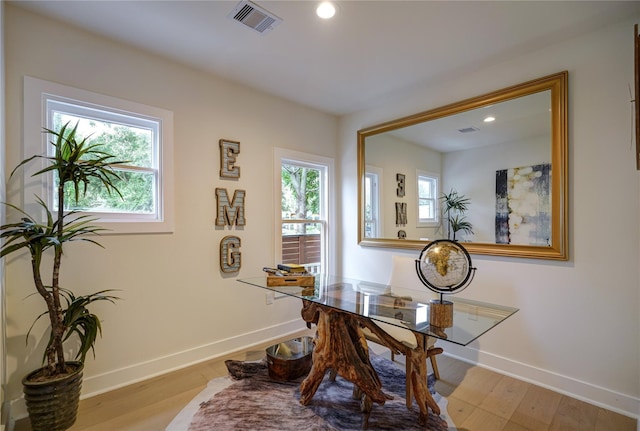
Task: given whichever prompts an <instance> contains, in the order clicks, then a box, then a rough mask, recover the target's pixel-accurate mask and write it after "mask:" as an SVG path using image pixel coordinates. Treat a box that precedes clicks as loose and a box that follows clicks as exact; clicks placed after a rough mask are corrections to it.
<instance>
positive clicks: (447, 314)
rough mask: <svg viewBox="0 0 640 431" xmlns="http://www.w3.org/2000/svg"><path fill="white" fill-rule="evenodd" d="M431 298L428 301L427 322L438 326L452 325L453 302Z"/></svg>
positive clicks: (447, 326)
mask: <svg viewBox="0 0 640 431" xmlns="http://www.w3.org/2000/svg"><path fill="white" fill-rule="evenodd" d="M442 297H443V294H442V293H441V294H440V299H433V300H431V301H430V302H429V324H431V325H433V326H437V327H439V328H450V327H452V326H453V302H451V301H445V300H443V299H442Z"/></svg>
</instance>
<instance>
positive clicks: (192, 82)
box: [5, 5, 337, 399]
mask: <svg viewBox="0 0 640 431" xmlns="http://www.w3.org/2000/svg"><path fill="white" fill-rule="evenodd" d="M5 13H6V63H5V65H6V80H7V92H6V96H7V115H6V119H7V131H6V138H7V166H10V167H11V168H13V166H15V165H16V164H17V163H18V162H19V160H21V159H22V153H21V135H22V110H23V103H22V91H23V90H22V79H23V76H24V75H30V76H34V77H36V78H40V79H45V80H49V81H54V82H58V83H61V84H64V85H70V86H74V87H77V88H81V89H86V90H90V91H93V92H97V93H103V94H107V95H109V96H114V97H119V98H122V99H126V100H131V101H134V102H138V103H143V104H147V105H152V106H157V107H160V108H164V109H168V110H171V111H173V113H174V133H175V136H174V146H175V149H174V154H175V160H174V163H175V164H174V169H175V190H176V195H175V201H176V208H175V211H176V213H175V219H176V229H175V232H174V233H173V234H166V235H111V236H104V237H103V238H102V239H101V243H102V244H103V245H104V246H105V249H104V250H103V249H100V248H98V247H91V246H90V245H83V244H73V245H74V246H76V247H70V248H68V249H67V250H68V251H67V252H66V253H67V254H66V255H65V258H64V262H63V270H62V271H63V272H62V283H63V286H68V287H72V288H74V289H76V290H77V292H78V293H89V292H93V291H98V290H101V289H109V288H117V289H122V291H121V292H120V293H119V296H121V297H122V298H123V299H122V301H119V302H118V303H117V305H111V304H97V306H96V307H95V309H96V311H97V314H98V315H99V316H100V317H101V319H102V320H103V338H102V339H101V340H99V341H98V343H97V346H96V359H95V360H88V361H87V364H86V372H85V381H84V384H83V396H87V395H92V394H95V393H98V392H101V391H105V390H108V389H111V388H113V387H116V386H119V385H122V384H125V383H130V382H132V381H135V380H139V379H142V378H145V377H148V376H150V375H153V374H155V373H161V372H165V371H168V370H170V369H172V368H175V367H181V366H184V365H186V364H188V363H190V362H194V361H199V360H202V359H205V358H208V357H212V356H215V355H219V354H222V353H225V352H228V351H230V350H233V349H237V348H240V347H243V346H247V345H250V344H252V343H257V342H263V341H265V340H268V339H270V338H272V337H276V336H280V335H282V334H284V333H286V332H288V331H293V330H297V329H299V328H303V327H304V322H303V321H302V320H301V319H300V304H299V303H298V302H297V301H294V302H291V300H277V301H276V303H275V304H274V305H270V306H267V305H266V304H265V293H263V292H262V291H261V290H260V289H257V288H254V287H249V286H246V285H243V284H241V283H239V282H238V281H236V279H237V278H241V277H248V276H259V275H261V274H262V272H261V268H262V267H264V266H268V265H273V264H274V263H275V262H276V260H277V259H276V258H275V256H274V251H273V250H274V225H273V223H274V220H273V214H274V207H273V206H274V205H279V203H274V201H273V184H274V180H273V178H274V177H273V162H272V161H273V149H274V147H281V148H288V149H294V150H297V151H302V152H308V153H313V154H319V155H321V156H326V157H332V158H334V157H335V156H336V137H337V119H336V118H335V117H333V116H330V115H326V114H323V113H319V112H317V111H314V110H311V109H308V108H305V107H301V106H299V105H294V104H292V103H289V102H286V101H284V100H281V99H277V98H274V97H271V96H268V95H265V94H262V93H258V92H256V91H253V90H250V89H248V88H245V87H241V86H238V85H234V84H231V83H229V82H227V81H223V80H220V79H216V78H214V77H212V76H210V75H207V74H204V73H201V72H198V71H195V70H192V69H189V68H186V67H183V66H181V65H179V64H176V63H172V62H169V61H166V60H164V59H162V58H160V57H156V56H153V55H150V54H148V53H145V52H141V51H137V50H134V49H131V48H128V47H126V46H123V45H120V44H118V43H115V42H112V41H110V40H106V39H103V38H100V37H96V36H94V35H91V34H89V33H85V32H82V31H79V30H75V29H73V28H69V27H67V26H64V25H61V24H60V23H57V22H55V21H51V20H49V19H43V18H41V17H39V16H37V15H33V14H31V13H29V12H26V11H24V10H22V9H19V8H16V7H14V6H11V5H7V7H6V9H5ZM257 37H259V36H257ZM221 138H225V139H230V140H234V141H239V142H240V145H241V152H240V155H239V156H238V158H237V165H238V166H240V167H241V169H242V170H241V178H240V179H239V180H238V181H230V180H226V181H225V180H222V179H220V177H219V169H220V161H219V160H220V158H219V147H218V140H219V139H221ZM12 187H13V188H14V189H15V187H16V185H12ZM216 187H224V188H227V189H228V190H229V192H230V193H231V192H232V190H235V189H244V190H246V196H247V197H246V206H245V216H246V220H247V225H246V226H245V227H244V228H242V229H230V228H227V227H225V228H224V229H223V228H216V226H215V224H214V222H215V217H216V206H215V188H216ZM17 196H19V193H15V190H14V193H12V194H10V196H9V198H10V199H12V200H13V201H14V202H15V200H16V199H17ZM230 234H234V235H237V236H239V237H240V238H241V240H242V247H241V252H242V269H241V271H240V273H239V274H238V275H237V276H236V275H231V276H223V275H222V273H221V272H220V270H219V247H220V240H221V239H222V238H223V237H224V236H226V235H230ZM6 275H7V279H6V280H7V283H6V286H7V308H8V314H7V334H8V351H7V355H8V370H9V375H8V379H9V382H8V383H9V384H8V397H9V398H10V399H16V398H19V397H20V396H21V392H22V388H21V387H20V379H21V378H22V376H23V375H24V374H26V372H28V371H29V370H32V369H35V368H37V367H38V366H39V365H40V364H39V362H40V358H41V352H42V351H43V347H44V346H43V344H44V343H45V342H46V340H44V339H43V336H44V335H46V332H45V330H46V325H44V324H43V325H38V326H37V327H36V328H35V330H34V332H33V335H32V337H31V339H30V340H29V344H28V346H26V347H25V334H26V333H27V331H28V329H29V326H30V325H31V322H32V320H33V319H34V318H35V317H36V316H37V315H38V314H39V313H40V312H41V311H42V309H43V304H42V301H41V300H40V299H39V298H38V297H30V298H27V296H28V295H29V294H30V293H32V292H33V288H32V281H31V278H30V274H29V263H28V261H27V259H26V258H23V259H18V258H12V259H9V260H8V262H7V274H6ZM34 351H36V353H35V354H32V353H33V352H34Z"/></svg>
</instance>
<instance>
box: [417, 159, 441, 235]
mask: <svg viewBox="0 0 640 431" xmlns="http://www.w3.org/2000/svg"><path fill="white" fill-rule="evenodd" d="M416 177H417V179H418V184H417V186H418V187H417V190H418V227H433V226H437V224H438V222H439V215H438V213H439V211H438V193H439V185H440V175H439V174H434V173H431V172H426V171H420V170H418V171H417V172H416Z"/></svg>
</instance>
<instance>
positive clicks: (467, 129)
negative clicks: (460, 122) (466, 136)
mask: <svg viewBox="0 0 640 431" xmlns="http://www.w3.org/2000/svg"><path fill="white" fill-rule="evenodd" d="M478 130H480V129H478V128H477V127H473V126H469V127H465V128H462V129H458V132H460V133H471V132H477V131H478Z"/></svg>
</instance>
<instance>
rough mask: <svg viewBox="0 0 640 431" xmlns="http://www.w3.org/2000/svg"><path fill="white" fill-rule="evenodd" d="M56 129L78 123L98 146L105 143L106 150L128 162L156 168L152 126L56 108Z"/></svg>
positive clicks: (54, 126) (89, 140)
mask: <svg viewBox="0 0 640 431" xmlns="http://www.w3.org/2000/svg"><path fill="white" fill-rule="evenodd" d="M52 119H53V127H52V129H53V130H60V128H61V127H62V126H63V125H64V124H66V123H70V124H69V125H70V126H71V127H73V126H75V124H76V123H78V132H77V134H78V136H79V137H80V138H85V137H87V138H88V142H90V143H91V144H94V145H96V144H97V145H102V146H103V147H102V148H101V150H102V151H105V152H107V153H109V154H112V155H113V156H115V157H116V159H117V160H122V161H127V165H133V166H139V167H154V161H155V160H154V159H155V157H154V151H153V131H152V130H151V129H146V128H141V127H136V126H130V125H122V124H117V123H111V122H107V121H102V120H97V119H94V118H85V117H81V116H77V115H71V114H68V113H64V112H60V111H53V112H52Z"/></svg>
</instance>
